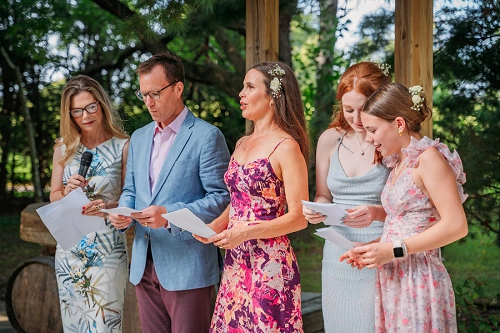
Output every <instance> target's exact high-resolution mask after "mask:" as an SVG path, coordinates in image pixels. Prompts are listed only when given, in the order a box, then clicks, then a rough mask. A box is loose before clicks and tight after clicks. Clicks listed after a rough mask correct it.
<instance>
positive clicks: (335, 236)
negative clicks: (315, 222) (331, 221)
mask: <svg viewBox="0 0 500 333" xmlns="http://www.w3.org/2000/svg"><path fill="white" fill-rule="evenodd" d="M314 234H315V235H318V236H319V237H322V238H324V239H326V240H327V241H330V242H332V243H333V244H336V245H338V246H340V247H343V248H345V249H348V250H350V249H352V248H354V247H355V245H354V243H353V242H351V241H350V240H348V239H347V238H345V237H344V236H342V235H340V234H339V233H338V232H336V231H335V230H333V229H332V228H321V229H317V230H316V232H315V233H314Z"/></svg>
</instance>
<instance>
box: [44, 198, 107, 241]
mask: <svg viewBox="0 0 500 333" xmlns="http://www.w3.org/2000/svg"><path fill="white" fill-rule="evenodd" d="M88 202H90V200H89V199H88V198H87V196H86V195H85V193H83V190H82V189H81V188H78V189H76V190H74V191H71V192H70V193H68V195H66V196H65V197H63V198H62V199H61V200H58V201H55V202H52V203H50V204H48V205H45V206H43V207H40V208H38V209H37V210H36V211H37V213H38V215H39V216H40V218H41V219H42V221H43V223H44V224H45V225H46V226H47V229H49V231H50V233H51V234H52V236H54V238H55V239H56V241H57V242H58V243H59V245H61V247H62V248H63V249H64V250H67V249H69V248H70V247H72V246H75V245H77V244H78V243H79V242H80V241H81V240H82V238H83V237H84V236H85V235H87V234H89V233H91V232H94V231H97V230H99V229H101V228H103V227H104V226H105V224H104V219H103V218H102V217H96V216H88V215H82V207H83V206H84V205H86V204H87V203H88Z"/></svg>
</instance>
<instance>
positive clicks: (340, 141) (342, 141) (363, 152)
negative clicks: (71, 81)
mask: <svg viewBox="0 0 500 333" xmlns="http://www.w3.org/2000/svg"><path fill="white" fill-rule="evenodd" d="M356 138H357V139H358V143H359V148H360V149H361V152H360V153H359V154H360V155H361V156H363V155H364V154H365V150H367V149H368V148H369V147H370V146H371V145H372V144H371V143H370V144H369V145H368V146H366V147H365V148H364V149H363V146H362V145H361V142H360V141H359V138H358V136H357V135H356ZM337 141H338V142H339V143H340V145H341V146H342V147H344V148H345V149H347V150H348V151H349V152H350V153H351V154H353V155H354V152H353V151H352V150H351V149H350V148H349V147H347V146H346V145H345V144H344V140H342V138H338V139H337Z"/></svg>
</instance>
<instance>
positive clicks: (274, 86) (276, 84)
mask: <svg viewBox="0 0 500 333" xmlns="http://www.w3.org/2000/svg"><path fill="white" fill-rule="evenodd" d="M269 88H270V89H271V91H272V92H273V93H277V92H278V91H279V90H280V88H281V82H280V79H278V78H277V77H275V78H274V79H272V80H271V84H269Z"/></svg>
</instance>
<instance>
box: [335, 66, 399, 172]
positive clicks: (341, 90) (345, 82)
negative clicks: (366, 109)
mask: <svg viewBox="0 0 500 333" xmlns="http://www.w3.org/2000/svg"><path fill="white" fill-rule="evenodd" d="M388 82H391V77H390V76H389V75H386V74H385V73H384V72H383V71H382V70H381V69H380V68H379V67H378V66H377V65H376V64H375V63H373V62H367V61H365V62H360V63H357V64H354V65H352V66H351V67H349V68H348V69H347V70H346V71H345V72H344V74H342V76H341V77H340V82H339V86H338V88H337V95H336V96H335V99H336V100H337V101H338V104H337V105H336V106H335V107H334V109H335V112H334V119H333V121H332V122H331V123H330V125H328V128H335V129H337V130H344V131H352V130H353V129H352V128H351V126H350V125H349V123H348V122H347V120H346V119H345V117H344V112H343V107H342V96H344V94H345V93H348V92H350V91H356V92H358V93H360V94H363V95H364V96H366V98H368V97H369V96H371V95H372V94H373V93H374V92H375V90H377V89H378V88H379V87H380V86H382V85H383V84H384V83H388ZM381 160H382V155H380V153H379V152H377V151H376V152H375V161H376V162H380V161H381Z"/></svg>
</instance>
